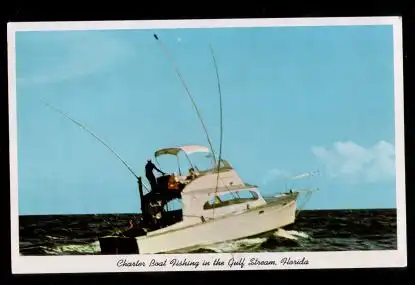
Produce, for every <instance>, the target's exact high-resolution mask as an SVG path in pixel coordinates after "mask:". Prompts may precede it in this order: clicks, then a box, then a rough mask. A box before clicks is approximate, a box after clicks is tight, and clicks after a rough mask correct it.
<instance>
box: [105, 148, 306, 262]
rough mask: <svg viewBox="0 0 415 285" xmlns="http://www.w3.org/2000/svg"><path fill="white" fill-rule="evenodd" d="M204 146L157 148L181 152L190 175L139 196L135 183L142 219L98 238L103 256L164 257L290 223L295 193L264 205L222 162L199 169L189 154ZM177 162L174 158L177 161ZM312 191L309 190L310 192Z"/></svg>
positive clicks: (163, 180) (160, 182)
mask: <svg viewBox="0 0 415 285" xmlns="http://www.w3.org/2000/svg"><path fill="white" fill-rule="evenodd" d="M196 152H206V153H209V148H207V147H204V146H199V145H185V146H180V147H171V148H164V149H160V150H157V151H156V152H155V158H156V159H157V158H158V157H159V156H161V155H174V156H177V155H178V154H179V153H184V154H185V155H186V157H187V158H188V162H189V165H190V171H189V173H188V175H182V174H181V170H180V164H179V163H178V174H177V175H176V174H174V173H173V174H167V175H163V176H160V177H158V178H157V187H155V188H156V189H151V191H149V192H148V193H146V194H144V193H143V187H142V181H141V180H139V190H140V196H141V199H140V200H141V209H142V221H141V223H140V225H139V228H138V230H136V231H132V232H135V233H136V234H135V236H129V235H131V234H130V233H126V234H125V235H124V234H121V235H115V236H104V237H101V238H99V243H100V248H101V253H102V254H133V253H136V254H138V253H139V254H152V253H169V252H174V251H177V250H185V249H186V248H194V247H196V246H203V245H208V244H215V243H220V242H225V241H230V240H237V239H242V238H247V237H251V236H256V235H260V234H264V233H267V232H270V231H274V230H276V229H279V228H282V227H284V226H287V225H289V224H292V223H294V222H295V218H296V209H297V198H298V196H299V194H300V191H293V190H290V191H288V192H286V193H281V194H280V195H278V196H273V197H272V199H269V200H268V201H266V199H265V198H264V197H263V196H262V195H261V192H260V191H259V189H258V187H257V186H255V185H251V184H249V183H247V182H245V181H244V180H243V179H242V178H241V177H240V176H239V174H238V173H237V171H236V170H235V169H234V168H233V167H232V166H231V164H230V163H229V162H228V161H226V160H224V159H221V160H220V161H219V162H218V163H217V165H215V167H212V168H210V169H205V170H200V169H198V168H197V166H195V165H193V164H192V161H191V159H190V155H191V154H193V153H196ZM177 161H179V160H177ZM310 191H312V189H310ZM176 199H177V200H179V201H180V202H181V205H182V210H181V213H180V214H179V215H178V216H176V217H174V218H172V216H171V215H169V210H168V207H167V205H168V203H169V202H170V201H172V200H176Z"/></svg>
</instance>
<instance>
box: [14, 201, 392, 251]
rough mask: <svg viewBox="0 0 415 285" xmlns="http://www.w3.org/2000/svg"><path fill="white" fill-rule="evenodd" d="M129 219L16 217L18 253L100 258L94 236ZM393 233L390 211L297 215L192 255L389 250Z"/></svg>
mask: <svg viewBox="0 0 415 285" xmlns="http://www.w3.org/2000/svg"><path fill="white" fill-rule="evenodd" d="M133 216H138V215H134V214H108V215H61V216H55V215H47V216H20V217H19V221H20V222H19V226H20V253H21V254H22V255H67V254H72V255H73V254H99V248H97V246H96V241H97V237H98V236H101V235H106V234H110V233H111V232H113V231H114V230H117V229H123V228H126V227H127V226H128V221H129V219H131V218H132V217H133ZM396 234H397V232H396V210H395V209H386V210H385V209H380V210H319V211H302V212H301V213H300V214H299V216H298V217H297V220H296V222H295V224H293V225H290V226H288V227H285V228H284V229H283V230H278V231H275V232H274V233H270V234H267V235H265V236H261V237H255V238H250V239H242V240H238V241H231V242H225V243H222V244H215V245H212V246H205V247H203V248H198V249H195V250H194V251H192V252H260V251H350V250H394V249H396V247H397V245H396V243H397V241H396V239H397V237H396ZM94 243H95V245H94Z"/></svg>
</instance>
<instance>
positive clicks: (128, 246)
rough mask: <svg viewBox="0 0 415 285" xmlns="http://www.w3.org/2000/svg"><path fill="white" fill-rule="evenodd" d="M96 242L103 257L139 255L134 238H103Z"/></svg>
mask: <svg viewBox="0 0 415 285" xmlns="http://www.w3.org/2000/svg"><path fill="white" fill-rule="evenodd" d="M98 240H99V246H100V248H101V254H103V255H113V254H114V255H116V254H139V253H140V250H139V248H138V244H137V240H136V238H135V237H119V236H105V237H100V238H99V239H98Z"/></svg>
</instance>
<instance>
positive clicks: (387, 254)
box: [7, 17, 407, 274]
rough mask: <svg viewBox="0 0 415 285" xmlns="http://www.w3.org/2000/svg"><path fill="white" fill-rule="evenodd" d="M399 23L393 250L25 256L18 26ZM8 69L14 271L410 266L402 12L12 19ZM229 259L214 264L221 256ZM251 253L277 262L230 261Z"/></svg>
mask: <svg viewBox="0 0 415 285" xmlns="http://www.w3.org/2000/svg"><path fill="white" fill-rule="evenodd" d="M351 25H393V33H394V74H395V75H394V76H395V78H394V79H395V88H394V91H395V148H396V200H397V202H396V203H397V206H396V207H397V227H398V228H397V235H398V236H397V243H398V249H397V250H393V251H389V250H388V251H345V252H288V253H284V252H265V253H264V252H261V253H232V254H228V253H214V254H157V255H128V256H120V255H117V256H101V255H89V256H42V257H34V256H20V254H19V220H18V191H17V189H18V179H17V176H18V172H17V170H18V165H17V155H18V153H17V119H16V68H15V64H16V54H15V33H16V32H18V31H51V30H54V31H57V30H61V31H63V30H111V29H172V28H220V27H253V26H255V27H259V26H261V27H271V26H351ZM7 28H8V29H7V33H8V74H9V128H10V130H9V143H10V209H11V258H12V273H14V274H30V273H84V272H130V271H194V270H196V271H198V270H259V269H261V270H263V269H321V268H368V267H406V266H407V246H406V203H405V189H406V187H405V150H404V117H403V51H402V19H401V17H356V18H352V17H351V18H340V17H339V18H284V19H215V20H157V21H100V22H36V23H35V22H33V23H28V22H19V23H8V27H7ZM303 257H304V258H305V259H304V260H308V264H302V265H283V264H282V263H281V260H282V259H283V258H291V259H299V258H300V259H301V258H303ZM174 258H176V259H178V260H184V259H187V260H188V261H189V260H193V261H199V262H200V263H202V260H205V261H209V262H210V263H211V264H210V265H206V266H202V265H200V266H198V267H196V266H181V267H175V266H171V265H169V262H170V261H171V260H172V259H174ZM218 258H219V259H221V260H222V261H224V262H225V265H224V266H214V265H212V262H213V261H214V260H215V259H218ZM232 258H233V260H239V259H240V258H245V260H246V264H247V263H249V260H250V259H251V258H258V259H259V260H275V261H277V265H268V266H267V265H262V266H247V265H245V266H244V267H243V268H241V267H240V266H237V265H236V266H228V262H229V260H230V259H232ZM123 259H125V260H127V261H131V262H134V261H137V260H140V261H144V262H146V263H147V264H148V263H149V262H150V261H151V260H152V259H156V260H158V261H163V260H165V259H167V260H168V261H167V265H166V266H165V267H148V266H146V267H140V266H130V267H117V262H118V261H119V260H123Z"/></svg>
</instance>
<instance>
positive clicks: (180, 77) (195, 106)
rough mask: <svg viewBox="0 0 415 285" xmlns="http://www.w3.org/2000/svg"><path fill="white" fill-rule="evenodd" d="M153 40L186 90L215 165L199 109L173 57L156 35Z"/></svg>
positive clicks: (210, 143)
mask: <svg viewBox="0 0 415 285" xmlns="http://www.w3.org/2000/svg"><path fill="white" fill-rule="evenodd" d="M154 38H155V39H156V41H157V42H158V43H159V46H160V48H161V49H162V50H163V52H164V54H165V55H166V57H167V58H168V59H169V60H170V63H171V64H172V66H173V68H174V70H175V71H176V74H177V76H178V77H179V79H180V81H181V83H182V84H183V87H184V89H185V90H186V92H187V95H188V96H189V99H190V101H191V103H192V105H193V107H194V109H195V111H196V114H197V116H198V118H199V120H200V123H201V124H202V128H203V131H204V133H205V136H206V140H207V142H208V144H209V147H210V150H211V151H212V157H213V162H214V165H216V156H215V151H214V149H213V145H212V142H211V140H210V137H209V134H208V131H207V128H206V126H205V123H204V122H203V119H202V115H201V114H200V111H199V108H198V107H197V105H196V102H195V100H194V98H193V96H192V94H191V93H190V90H189V87H188V86H187V84H186V82H185V80H184V78H183V76H182V74H181V72H180V70H179V69H178V68H177V65H176V63H175V62H174V59H173V57H172V56H171V55H170V53H169V51H168V50H167V48H166V46H165V45H164V44H163V42H162V41H161V40H160V38H159V37H158V36H157V35H156V34H154Z"/></svg>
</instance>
